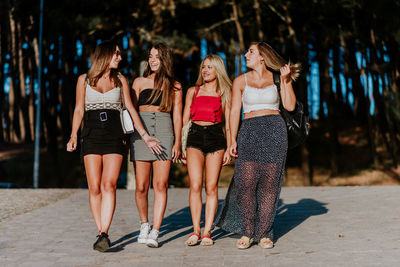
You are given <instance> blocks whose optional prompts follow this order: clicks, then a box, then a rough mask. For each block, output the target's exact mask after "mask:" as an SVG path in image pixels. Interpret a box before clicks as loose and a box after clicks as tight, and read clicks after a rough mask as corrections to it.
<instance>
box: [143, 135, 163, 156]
mask: <svg viewBox="0 0 400 267" xmlns="http://www.w3.org/2000/svg"><path fill="white" fill-rule="evenodd" d="M143 141H144V143H145V144H146V146H147V147H148V148H149V149H150V151H151V153H153V154H157V155H161V154H162V152H163V148H162V147H161V146H160V140H158V139H157V138H155V137H152V136H150V135H148V134H146V135H145V136H143Z"/></svg>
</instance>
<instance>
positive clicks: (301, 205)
mask: <svg viewBox="0 0 400 267" xmlns="http://www.w3.org/2000/svg"><path fill="white" fill-rule="evenodd" d="M223 202H224V201H223V200H219V201H218V211H220V210H221V208H222V204H223ZM326 204H327V203H322V202H319V201H317V200H314V199H310V198H304V199H301V200H299V201H298V202H297V203H294V204H284V203H283V201H282V199H280V200H279V203H278V209H277V212H276V214H277V216H276V218H275V224H274V225H275V226H274V228H275V229H274V231H275V234H274V235H275V237H274V239H275V242H276V241H277V240H278V239H279V238H281V237H282V236H284V235H285V234H287V233H288V232H290V231H291V230H292V229H294V228H296V227H297V226H298V225H300V224H301V223H303V222H304V221H305V220H307V219H308V218H309V217H311V216H317V215H321V214H325V213H327V212H328V209H327V208H326V207H325V205H326ZM204 210H205V204H203V207H202V216H201V227H204ZM217 216H218V212H217V215H216V217H215V218H217ZM188 227H189V228H188ZM185 228H188V229H185ZM175 231H178V233H177V234H175V235H173V236H171V237H169V238H168V239H166V240H160V242H159V247H161V246H163V245H164V244H166V243H168V242H171V241H172V240H175V239H177V238H180V237H182V236H186V235H189V234H190V233H192V232H193V228H192V218H191V215H190V208H189V206H188V207H185V208H183V209H180V210H178V211H176V212H174V213H173V214H171V215H169V216H168V217H165V218H164V220H163V223H162V226H161V229H160V235H159V237H160V238H161V237H162V236H164V235H166V234H169V233H171V232H175ZM138 235H139V231H135V232H132V233H130V234H127V235H125V236H123V237H121V238H120V239H118V240H116V241H114V242H112V243H111V246H112V247H111V248H110V249H109V250H107V252H119V251H121V250H123V249H124V247H125V246H127V245H129V244H131V243H134V242H137V236H138ZM224 237H234V238H236V237H239V235H238V234H235V233H229V232H226V231H224V230H222V229H216V230H215V229H214V231H213V239H214V240H217V239H220V238H224Z"/></svg>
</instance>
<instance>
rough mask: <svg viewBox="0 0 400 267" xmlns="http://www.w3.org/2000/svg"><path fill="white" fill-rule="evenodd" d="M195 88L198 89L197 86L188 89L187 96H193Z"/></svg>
mask: <svg viewBox="0 0 400 267" xmlns="http://www.w3.org/2000/svg"><path fill="white" fill-rule="evenodd" d="M197 88H198V86H192V87H189V89H188V91H187V93H188V94H194V93H195V92H196V90H197Z"/></svg>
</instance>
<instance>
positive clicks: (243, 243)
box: [236, 236, 253, 249]
mask: <svg viewBox="0 0 400 267" xmlns="http://www.w3.org/2000/svg"><path fill="white" fill-rule="evenodd" d="M251 243H253V238H249V237H247V236H242V237H241V238H240V239H239V240H238V241H237V242H236V247H237V248H238V249H246V248H249V247H250V246H251Z"/></svg>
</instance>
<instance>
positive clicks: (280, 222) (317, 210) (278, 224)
mask: <svg viewBox="0 0 400 267" xmlns="http://www.w3.org/2000/svg"><path fill="white" fill-rule="evenodd" d="M219 204H220V205H219V209H220V208H221V207H220V206H221V205H222V203H219ZM326 204H327V203H323V202H319V201H317V200H314V199H310V198H304V199H301V200H299V201H298V202H297V203H294V204H284V203H283V201H282V199H279V202H278V209H277V211H276V214H277V215H276V217H275V222H274V242H276V241H277V240H278V239H279V238H281V237H282V236H284V235H285V234H287V233H288V232H290V231H291V230H292V229H294V228H296V227H297V226H298V225H300V224H301V223H303V222H304V221H305V220H307V219H308V218H309V217H311V216H317V215H321V214H325V213H327V212H328V209H327V208H326V207H325V205H326ZM213 236H214V240H217V239H220V238H224V237H233V238H239V237H240V235H239V234H235V233H229V232H226V231H224V230H222V229H217V230H215V231H214V232H213Z"/></svg>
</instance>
